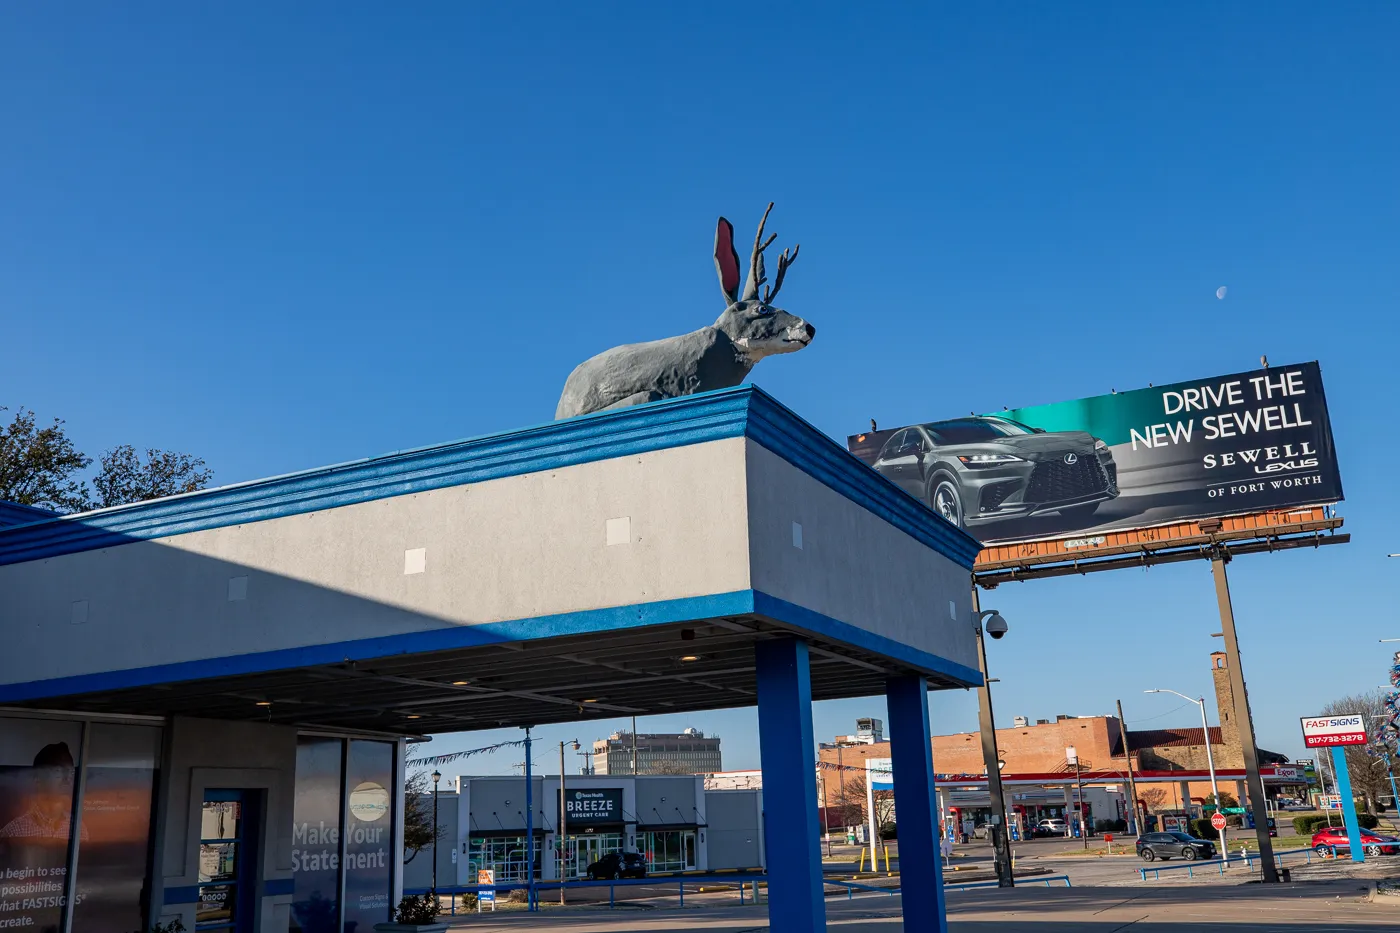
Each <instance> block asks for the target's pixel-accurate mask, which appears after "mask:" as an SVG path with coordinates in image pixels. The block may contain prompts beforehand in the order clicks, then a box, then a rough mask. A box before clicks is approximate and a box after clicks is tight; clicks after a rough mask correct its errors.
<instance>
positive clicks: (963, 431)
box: [847, 362, 1342, 544]
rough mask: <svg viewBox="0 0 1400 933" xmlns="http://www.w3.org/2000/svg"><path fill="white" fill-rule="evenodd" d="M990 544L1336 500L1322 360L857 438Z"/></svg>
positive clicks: (900, 478) (879, 465) (860, 446)
mask: <svg viewBox="0 0 1400 933" xmlns="http://www.w3.org/2000/svg"><path fill="white" fill-rule="evenodd" d="M847 446H848V447H849V449H850V451H851V453H853V454H855V455H856V456H857V457H859V458H860V459H861V460H863V461H865V462H866V463H867V464H869V465H870V466H871V467H872V468H873V469H874V470H875V471H876V472H878V473H880V474H881V475H883V476H885V477H886V478H887V479H889V480H890V481H892V482H894V483H895V484H896V485H898V486H900V487H902V488H903V489H904V490H905V491H907V492H908V493H910V494H911V495H914V496H917V497H918V498H920V499H922V500H923V501H925V502H927V503H928V505H929V506H930V507H931V508H933V509H934V510H935V511H937V512H939V513H940V514H942V515H943V516H944V517H945V518H947V519H948V520H949V521H951V522H954V523H955V524H958V525H960V526H961V527H963V528H965V529H967V531H968V532H970V533H971V534H972V535H974V536H975V537H976V538H977V539H978V540H979V541H981V542H983V543H984V544H1008V543H1013V542H1017V541H1029V540H1038V539H1045V538H1056V537H1061V536H1064V535H1070V534H1081V533H1086V532H1094V531H1107V530H1119V529H1127V528H1140V527H1149V526H1152V525H1160V524H1163V523H1166V522H1172V521H1179V520H1182V519H1195V518H1210V517H1214V516H1221V515H1239V514H1245V513H1251V512H1259V511H1263V510H1265V509H1286V508H1293V507H1297V506H1302V505H1318V504H1321V503H1330V502H1337V501H1340V500H1341V498H1342V481H1341V476H1340V473H1339V472H1338V469H1337V458H1336V453H1335V451H1334V449H1333V445H1332V428H1331V424H1330V422H1329V419H1328V414H1327V399H1326V396H1325V395H1324V393H1323V388H1322V374H1321V371H1320V369H1319V367H1318V364H1317V363H1316V362H1312V363H1301V364H1298V365H1293V366H1281V367H1270V368H1268V369H1260V370H1255V371H1253V372H1246V373H1237V374H1234V375H1229V376H1217V377H1214V378H1208V379H1198V380H1193V381H1191V382H1180V383H1176V384H1173V385H1167V386H1157V387H1149V388H1146V389H1135V390H1133V391H1130V392H1119V393H1114V394H1110V395H1099V396H1095V397H1093V398H1086V399H1077V400H1075V401H1072V402H1060V403H1057V404H1053V405H1038V406H1035V407H1031V408H1017V409H1011V410H1007V411H1001V412H995V413H992V414H988V415H968V416H965V417H957V418H948V419H945V420H942V421H928V422H921V423H919V424H912V425H906V426H904V427H899V428H892V429H885V430H879V431H870V432H866V433H863V434H854V435H851V436H850V437H849V438H848V439H847Z"/></svg>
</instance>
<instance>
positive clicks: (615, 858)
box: [588, 852, 647, 881]
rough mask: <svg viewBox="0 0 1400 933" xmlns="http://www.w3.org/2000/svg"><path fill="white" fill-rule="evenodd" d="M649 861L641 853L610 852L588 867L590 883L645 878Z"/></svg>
mask: <svg viewBox="0 0 1400 933" xmlns="http://www.w3.org/2000/svg"><path fill="white" fill-rule="evenodd" d="M646 876H647V860H646V859H644V858H642V855H641V853H640V852H609V853H608V854H607V855H605V856H603V857H602V858H600V859H598V861H596V862H593V863H592V864H590V865H589V866H588V880H589V881H615V880H617V879H618V878H645V877H646Z"/></svg>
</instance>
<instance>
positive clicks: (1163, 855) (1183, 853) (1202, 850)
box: [1137, 832, 1215, 862]
mask: <svg viewBox="0 0 1400 933" xmlns="http://www.w3.org/2000/svg"><path fill="white" fill-rule="evenodd" d="M1137 854H1138V857H1139V858H1141V859H1142V860H1143V861H1144V862H1151V861H1155V860H1156V859H1161V860H1162V861H1166V860H1167V859H1174V858H1176V857H1178V856H1180V857H1181V858H1184V859H1186V861H1188V862H1190V861H1193V860H1195V859H1198V858H1215V843H1213V842H1207V841H1206V840H1204V839H1197V838H1196V837H1195V836H1188V835H1186V834H1185V833H1178V832H1170V833H1144V834H1143V835H1142V836H1139V837H1138V841H1137Z"/></svg>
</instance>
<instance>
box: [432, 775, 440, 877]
mask: <svg viewBox="0 0 1400 933" xmlns="http://www.w3.org/2000/svg"><path fill="white" fill-rule="evenodd" d="M441 780H442V772H441V771H438V770H437V769H433V895H434V896H436V895H437V840H438V781H441Z"/></svg>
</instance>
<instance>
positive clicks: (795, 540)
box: [792, 522, 802, 551]
mask: <svg viewBox="0 0 1400 933" xmlns="http://www.w3.org/2000/svg"><path fill="white" fill-rule="evenodd" d="M792 546H793V547H795V548H797V549H798V550H799V551H800V550H802V526H801V525H799V524H798V523H797V522H793V523H792Z"/></svg>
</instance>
